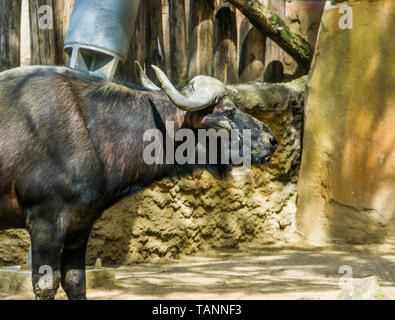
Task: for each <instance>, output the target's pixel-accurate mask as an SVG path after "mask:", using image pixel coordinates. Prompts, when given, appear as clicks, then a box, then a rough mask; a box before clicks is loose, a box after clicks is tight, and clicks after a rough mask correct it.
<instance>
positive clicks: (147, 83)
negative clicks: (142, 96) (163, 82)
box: [134, 61, 161, 91]
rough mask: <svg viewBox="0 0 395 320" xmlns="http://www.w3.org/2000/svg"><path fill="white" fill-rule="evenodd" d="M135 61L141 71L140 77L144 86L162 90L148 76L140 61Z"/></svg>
mask: <svg viewBox="0 0 395 320" xmlns="http://www.w3.org/2000/svg"><path fill="white" fill-rule="evenodd" d="M134 63H135V65H136V67H137V69H138V71H139V79H140V82H141V84H142V85H143V87H144V88H147V89H151V90H153V91H160V90H161V88H159V87H158V86H157V85H156V84H155V83H153V82H152V81H151V80H150V78H148V76H147V75H146V73H145V72H144V70H143V68H142V67H141V65H140V63H139V62H138V61H135V62H134Z"/></svg>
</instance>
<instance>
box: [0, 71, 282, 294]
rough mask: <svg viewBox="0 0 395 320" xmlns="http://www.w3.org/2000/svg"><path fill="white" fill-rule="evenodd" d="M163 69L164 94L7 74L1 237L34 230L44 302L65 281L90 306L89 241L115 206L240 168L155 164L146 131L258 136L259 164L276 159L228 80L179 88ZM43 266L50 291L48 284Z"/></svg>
mask: <svg viewBox="0 0 395 320" xmlns="http://www.w3.org/2000/svg"><path fill="white" fill-rule="evenodd" d="M154 68H155V71H156V74H157V77H158V79H159V81H160V83H161V87H162V88H158V87H155V86H154V85H153V84H152V83H147V85H146V87H138V86H135V85H133V84H128V83H121V82H117V81H109V80H106V79H103V78H99V77H97V76H94V75H91V74H89V73H84V72H79V71H76V70H73V69H70V68H67V67H58V66H30V67H20V68H16V69H11V70H7V71H5V72H2V73H0V230H2V229H9V228H26V229H27V230H28V232H29V234H30V238H31V244H32V282H33V289H34V293H35V297H36V299H54V297H55V294H56V291H57V289H58V288H59V285H60V284H61V285H62V287H63V289H64V291H65V292H66V294H67V297H68V298H69V299H86V284H85V282H86V281H85V251H86V247H87V242H88V238H89V234H90V231H91V229H92V226H93V224H94V222H95V221H96V220H97V219H98V218H99V217H100V215H101V214H102V213H103V211H104V210H106V209H107V208H109V207H110V206H112V205H113V204H114V203H116V202H117V201H119V200H120V199H122V198H123V197H125V196H127V195H130V194H132V193H134V192H137V191H139V190H142V189H144V188H145V187H147V186H148V185H150V184H151V183H153V182H154V181H156V180H159V179H162V178H165V177H180V176H184V175H187V174H190V173H191V172H193V171H194V170H196V169H199V168H200V169H206V170H209V171H210V172H211V173H213V174H214V175H216V176H218V177H224V176H226V174H227V172H229V170H230V169H231V167H232V165H233V164H232V163H229V164H221V163H219V164H189V163H186V164H178V163H170V164H169V163H162V164H158V163H153V164H147V163H146V162H145V161H144V159H143V153H144V148H145V147H146V145H147V144H148V143H149V142H147V141H145V140H144V137H143V136H144V132H146V131H147V130H149V129H153V128H156V129H158V130H160V131H161V132H164V131H165V130H166V126H165V123H166V122H167V121H173V122H174V124H175V127H176V128H175V129H176V130H178V129H181V128H187V129H191V130H192V131H193V132H196V130H199V129H214V130H220V129H225V130H229V129H231V128H232V129H237V130H240V131H241V130H244V129H249V130H250V131H251V143H250V147H251V148H250V150H251V163H252V164H259V163H264V162H266V161H268V159H269V158H270V156H271V155H272V154H273V153H274V151H275V149H276V147H277V141H276V139H275V137H274V135H273V133H272V132H271V131H270V129H269V128H268V127H267V126H266V125H265V124H263V123H262V122H260V121H258V120H256V119H254V118H253V117H251V116H249V115H247V114H246V113H244V112H242V111H240V110H239V109H237V108H236V107H235V105H234V104H233V102H232V100H231V99H230V98H229V94H228V93H229V91H228V90H229V89H228V88H227V87H226V86H225V85H224V84H223V83H222V82H221V81H219V80H217V79H214V78H211V77H208V76H197V77H195V78H194V79H192V80H191V81H190V83H189V84H188V85H186V86H185V87H184V88H182V89H181V90H178V89H176V88H175V87H174V86H173V85H172V84H171V82H170V81H169V80H168V79H167V77H166V75H165V74H164V73H163V72H162V71H161V70H160V69H158V68H156V67H154ZM147 81H148V80H147ZM147 87H148V88H147ZM180 91H181V92H180ZM164 134H166V132H164ZM241 140H242V139H241ZM240 143H243V141H240ZM169 152H173V151H172V150H170V149H169V150H166V149H165V150H164V153H165V155H166V153H169ZM43 266H48V267H50V268H51V270H52V277H51V281H50V285H42V283H40V278H41V277H42V276H43V274H42V267H43Z"/></svg>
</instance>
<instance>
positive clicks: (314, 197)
mask: <svg viewBox="0 0 395 320" xmlns="http://www.w3.org/2000/svg"><path fill="white" fill-rule="evenodd" d="M347 3H348V4H349V5H350V6H351V7H352V10H353V29H351V30H341V29H340V28H339V25H338V22H339V17H340V15H339V11H338V9H336V8H335V9H331V10H327V11H325V13H324V16H323V20H322V23H321V29H320V34H319V39H318V44H317V48H316V52H315V61H314V63H313V69H312V71H311V76H310V79H309V83H308V92H309V93H308V98H307V102H306V108H305V118H306V122H305V133H304V142H303V145H304V150H303V157H302V166H301V173H300V180H299V185H298V192H299V200H298V215H297V223H298V228H299V230H300V231H301V232H302V233H303V234H304V236H305V237H306V239H308V240H310V241H315V242H332V241H337V242H338V241H340V242H351V243H355V242H356V243H366V242H383V241H387V240H388V238H391V237H393V234H394V231H395V227H394V225H395V129H394V124H395V64H394V62H395V38H394V33H393V32H394V30H395V19H394V17H395V2H394V1H393V0H379V1H368V0H361V1H348V2H345V3H342V4H347ZM340 5H341V4H340Z"/></svg>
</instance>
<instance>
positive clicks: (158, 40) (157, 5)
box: [144, 0, 166, 84]
mask: <svg viewBox="0 0 395 320" xmlns="http://www.w3.org/2000/svg"><path fill="white" fill-rule="evenodd" d="M144 2H145V1H144ZM146 2H147V3H146V6H147V7H146V9H147V11H146V14H147V25H146V27H147V34H146V49H147V50H146V56H145V65H146V73H147V75H148V77H149V78H150V79H151V80H152V81H154V82H155V83H156V84H159V81H158V80H157V79H156V75H155V72H154V70H153V69H152V68H151V65H152V64H154V65H156V66H157V67H159V68H161V69H162V70H164V71H166V70H165V67H166V61H165V50H164V46H163V25H162V1H161V0H150V1H146Z"/></svg>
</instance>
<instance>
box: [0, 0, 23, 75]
mask: <svg viewBox="0 0 395 320" xmlns="http://www.w3.org/2000/svg"><path fill="white" fill-rule="evenodd" d="M20 41H21V1H20V0H0V72H1V71H4V70H7V69H10V68H14V67H18V66H19V65H20Z"/></svg>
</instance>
